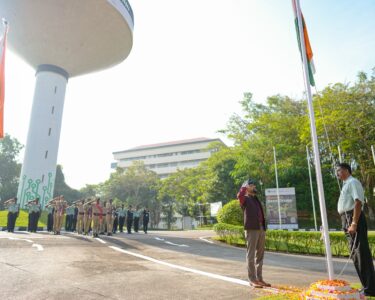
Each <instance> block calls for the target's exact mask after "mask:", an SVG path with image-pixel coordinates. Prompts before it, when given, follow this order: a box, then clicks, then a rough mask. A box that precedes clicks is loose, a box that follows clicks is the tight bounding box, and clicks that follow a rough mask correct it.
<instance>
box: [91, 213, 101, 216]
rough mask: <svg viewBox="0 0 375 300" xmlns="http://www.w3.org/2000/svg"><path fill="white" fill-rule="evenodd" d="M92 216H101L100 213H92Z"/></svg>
mask: <svg viewBox="0 0 375 300" xmlns="http://www.w3.org/2000/svg"><path fill="white" fill-rule="evenodd" d="M93 215H94V216H101V214H97V213H93Z"/></svg>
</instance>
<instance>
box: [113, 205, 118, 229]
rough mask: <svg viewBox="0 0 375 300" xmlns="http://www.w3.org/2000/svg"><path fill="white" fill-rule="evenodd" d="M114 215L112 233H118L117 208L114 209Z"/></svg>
mask: <svg viewBox="0 0 375 300" xmlns="http://www.w3.org/2000/svg"><path fill="white" fill-rule="evenodd" d="M112 217H113V228H112V233H116V232H117V227H118V213H117V209H116V208H114V209H113V213H112Z"/></svg>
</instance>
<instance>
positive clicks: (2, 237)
mask: <svg viewBox="0 0 375 300" xmlns="http://www.w3.org/2000/svg"><path fill="white" fill-rule="evenodd" d="M0 239H8V240H14V241H25V242H28V243H33V241H32V240H29V239H21V238H17V237H13V236H1V237H0Z"/></svg>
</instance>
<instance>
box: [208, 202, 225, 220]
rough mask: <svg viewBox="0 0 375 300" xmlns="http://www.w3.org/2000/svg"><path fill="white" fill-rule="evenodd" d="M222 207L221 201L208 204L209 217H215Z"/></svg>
mask: <svg viewBox="0 0 375 300" xmlns="http://www.w3.org/2000/svg"><path fill="white" fill-rule="evenodd" d="M222 206H223V203H222V202H221V201H219V202H213V203H210V210H211V217H216V216H217V212H218V211H219V210H220V209H221V208H222Z"/></svg>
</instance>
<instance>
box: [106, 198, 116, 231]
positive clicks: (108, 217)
mask: <svg viewBox="0 0 375 300" xmlns="http://www.w3.org/2000/svg"><path fill="white" fill-rule="evenodd" d="M112 201H113V200H112V199H109V201H108V202H107V204H106V223H107V235H108V236H110V235H112V230H113V211H114V207H113V205H112Z"/></svg>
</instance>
